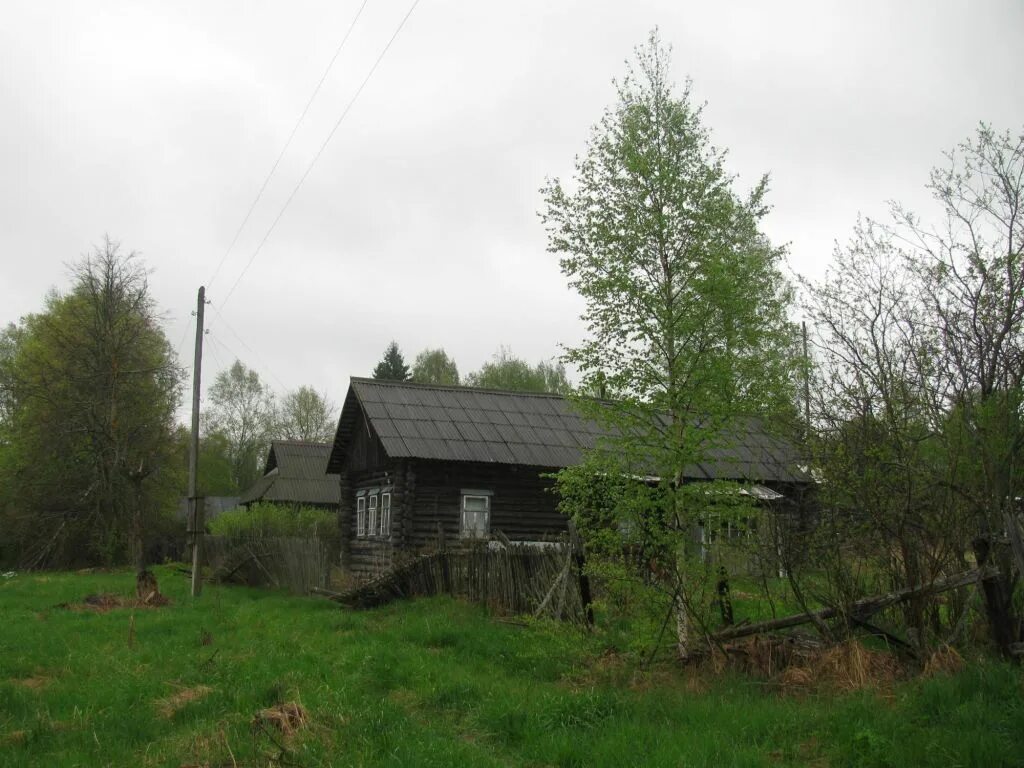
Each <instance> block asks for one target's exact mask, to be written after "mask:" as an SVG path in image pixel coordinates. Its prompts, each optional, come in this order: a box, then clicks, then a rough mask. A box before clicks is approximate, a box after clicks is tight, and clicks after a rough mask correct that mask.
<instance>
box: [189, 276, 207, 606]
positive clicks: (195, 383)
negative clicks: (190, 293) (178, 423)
mask: <svg viewBox="0 0 1024 768" xmlns="http://www.w3.org/2000/svg"><path fill="white" fill-rule="evenodd" d="M205 306H206V288H205V287H204V286H202V285H201V286H199V301H198V303H197V304H196V357H195V362H194V365H193V368H192V440H191V450H190V451H189V457H188V521H189V528H190V530H189V533H191V535H192V597H198V596H199V593H200V592H202V591H203V577H202V564H203V532H204V530H205V527H206V521H205V519H204V518H205V515H204V514H203V512H204V510H203V499H201V498H200V497H199V496H198V491H197V488H198V486H199V393H200V390H201V388H200V380H201V379H202V370H203V309H204V308H205Z"/></svg>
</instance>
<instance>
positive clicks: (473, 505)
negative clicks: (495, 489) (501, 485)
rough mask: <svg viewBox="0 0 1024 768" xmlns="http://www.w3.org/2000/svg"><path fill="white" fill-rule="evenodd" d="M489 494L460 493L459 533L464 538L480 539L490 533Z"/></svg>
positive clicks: (476, 492)
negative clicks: (460, 514)
mask: <svg viewBox="0 0 1024 768" xmlns="http://www.w3.org/2000/svg"><path fill="white" fill-rule="evenodd" d="M491 495H492V494H491V492H490V491H472V490H465V489H463V491H462V516H461V518H462V519H461V525H460V532H461V535H462V536H463V537H464V538H470V539H482V538H486V537H487V536H488V534H490V532H491Z"/></svg>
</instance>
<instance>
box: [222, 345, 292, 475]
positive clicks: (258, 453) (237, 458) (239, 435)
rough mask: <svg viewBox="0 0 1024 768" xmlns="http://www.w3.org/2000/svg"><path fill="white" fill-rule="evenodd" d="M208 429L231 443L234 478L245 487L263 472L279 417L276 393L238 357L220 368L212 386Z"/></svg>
mask: <svg viewBox="0 0 1024 768" xmlns="http://www.w3.org/2000/svg"><path fill="white" fill-rule="evenodd" d="M209 400H210V407H209V408H208V409H207V410H206V415H205V421H206V431H207V432H208V433H213V432H218V433H220V434H221V435H223V436H224V438H226V439H227V441H228V444H229V445H230V456H231V464H232V479H233V481H234V483H235V486H236V487H237V488H239V489H240V490H245V489H246V488H248V487H249V486H250V485H252V484H253V482H255V481H256V479H257V478H258V477H259V475H260V468H261V462H262V461H263V459H264V457H265V456H266V451H267V448H268V446H269V444H270V438H271V436H272V435H273V430H274V424H275V419H276V412H275V404H274V394H273V392H271V390H270V387H269V386H267V385H266V384H264V383H263V382H262V381H261V380H260V377H259V374H258V373H256V371H255V370H253V369H251V368H247V367H246V366H245V365H244V364H243V363H242V362H241V361H240V360H235V362H234V363H233V364H232V366H231V367H230V368H228V369H227V370H225V371H220V372H219V373H218V374H217V375H216V376H215V377H214V380H213V384H212V385H211V386H210V389H209Z"/></svg>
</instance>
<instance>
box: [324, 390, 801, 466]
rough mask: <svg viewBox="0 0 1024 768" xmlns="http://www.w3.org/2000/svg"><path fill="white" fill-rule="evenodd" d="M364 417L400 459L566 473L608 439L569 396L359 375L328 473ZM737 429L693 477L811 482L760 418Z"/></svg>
mask: <svg viewBox="0 0 1024 768" xmlns="http://www.w3.org/2000/svg"><path fill="white" fill-rule="evenodd" d="M360 413H362V414H365V424H366V425H368V426H370V427H372V429H373V431H374V432H375V433H376V434H377V437H379V438H380V441H381V444H382V445H383V447H384V450H385V451H386V452H387V454H388V456H390V457H391V458H393V459H397V458H415V459H436V460H439V461H475V462H483V463H494V464H520V465H526V466H532V467H545V468H560V467H567V466H572V465H574V464H578V463H580V462H581V461H582V459H583V452H584V451H585V450H587V449H590V448H593V447H594V445H595V442H596V440H597V438H598V437H599V436H600V435H601V434H602V430H601V428H600V427H599V426H598V425H596V424H594V423H593V422H591V421H589V420H587V419H584V418H583V417H582V416H580V415H579V414H578V413H576V412H575V411H574V410H573V409H572V408H571V406H570V404H569V402H568V401H567V400H566V399H565V398H564V397H562V396H561V395H544V394H532V393H524V392H504V391H498V390H487V389H472V388H468V387H446V386H431V385H423V384H409V383H405V382H394V381H377V380H374V379H360V378H353V379H352V380H351V385H350V386H349V391H348V395H347V396H346V398H345V405H344V406H343V407H342V411H341V418H340V419H339V420H338V431H337V433H336V435H335V438H334V449H333V450H332V451H331V456H330V460H329V462H328V464H327V468H328V471H331V472H338V471H340V468H341V457H342V456H343V455H344V451H345V448H346V446H347V445H348V443H349V441H350V440H351V437H352V434H353V431H354V430H355V429H356V428H358V427H360V426H363V423H364V422H363V419H362V418H360V416H359V414H360ZM736 431H737V433H738V434H737V439H736V440H734V441H730V447H729V448H727V449H719V450H716V451H712V452H711V456H710V460H709V461H706V462H703V463H701V464H699V465H695V466H693V467H688V468H687V472H686V474H687V476H688V478H690V479H701V480H707V479H736V480H751V481H763V482H771V481H776V482H806V481H807V479H808V478H807V476H806V475H805V473H803V472H802V471H800V470H799V469H798V468H797V466H796V463H797V459H796V452H795V450H794V449H793V447H792V446H791V445H789V444H788V443H786V442H784V441H782V440H779V439H776V438H774V437H772V436H770V435H768V434H766V433H765V432H764V430H763V429H762V428H761V427H760V424H759V422H758V421H757V420H755V419H747V420H746V425H745V427H744V428H743V429H737V430H736Z"/></svg>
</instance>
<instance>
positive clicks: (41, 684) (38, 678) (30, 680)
mask: <svg viewBox="0 0 1024 768" xmlns="http://www.w3.org/2000/svg"><path fill="white" fill-rule="evenodd" d="M11 682H12V683H14V684H15V685H17V686H19V687H21V688H28V689H29V690H30V691H41V690H42V689H43V688H45V687H46V686H48V685H49V684H50V683H52V682H53V678H52V677H47V676H46V675H32V677H26V678H23V679H21V680H11Z"/></svg>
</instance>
